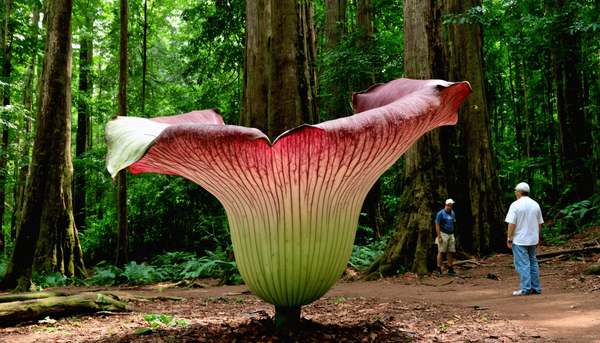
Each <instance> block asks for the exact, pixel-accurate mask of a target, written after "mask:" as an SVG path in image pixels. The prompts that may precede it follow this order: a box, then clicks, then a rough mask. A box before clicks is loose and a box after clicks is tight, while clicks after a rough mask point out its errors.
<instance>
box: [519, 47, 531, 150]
mask: <svg viewBox="0 0 600 343" xmlns="http://www.w3.org/2000/svg"><path fill="white" fill-rule="evenodd" d="M521 71H522V72H523V99H524V100H525V137H526V140H525V142H526V144H527V149H526V152H527V158H531V128H530V120H529V104H528V103H527V77H526V76H525V58H524V57H523V56H521Z"/></svg>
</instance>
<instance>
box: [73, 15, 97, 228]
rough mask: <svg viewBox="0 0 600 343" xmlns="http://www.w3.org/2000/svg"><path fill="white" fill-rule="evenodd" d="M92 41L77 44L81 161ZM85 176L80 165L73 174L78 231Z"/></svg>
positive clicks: (82, 224)
mask: <svg viewBox="0 0 600 343" xmlns="http://www.w3.org/2000/svg"><path fill="white" fill-rule="evenodd" d="M85 20H86V26H88V27H89V26H91V23H90V18H89V16H88V15H86V19H85ZM92 44H93V40H92V39H91V38H90V36H88V35H82V38H81V40H80V42H79V96H78V98H77V138H76V140H75V156H76V158H77V159H81V158H82V155H83V153H85V152H86V151H87V148H88V133H89V128H88V125H89V121H90V120H89V106H88V104H89V101H90V90H89V84H90V81H89V79H90V77H89V74H90V70H91V67H92V61H91V59H90V57H91V54H90V53H89V50H90V48H91V45H92ZM85 180H86V175H85V168H83V165H81V170H77V171H76V173H75V201H74V203H73V211H74V213H75V225H76V226H77V228H79V230H85V225H86V224H85V218H86V213H85V211H86V209H85V208H86V182H85Z"/></svg>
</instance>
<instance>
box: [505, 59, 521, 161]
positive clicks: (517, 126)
mask: <svg viewBox="0 0 600 343" xmlns="http://www.w3.org/2000/svg"><path fill="white" fill-rule="evenodd" d="M508 77H509V82H510V94H511V103H512V104H513V114H514V118H515V136H516V142H517V156H521V147H522V146H523V139H522V137H523V134H522V132H521V131H522V130H521V116H520V115H519V106H517V103H516V102H515V99H516V97H515V84H514V81H513V69H512V60H511V58H510V50H508Z"/></svg>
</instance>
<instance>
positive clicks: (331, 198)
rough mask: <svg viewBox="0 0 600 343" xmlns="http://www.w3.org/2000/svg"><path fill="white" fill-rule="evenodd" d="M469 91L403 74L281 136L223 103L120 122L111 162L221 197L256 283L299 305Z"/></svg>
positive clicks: (250, 280) (323, 288) (277, 299)
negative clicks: (378, 188) (340, 114)
mask: <svg viewBox="0 0 600 343" xmlns="http://www.w3.org/2000/svg"><path fill="white" fill-rule="evenodd" d="M470 93H471V88H470V86H469V84H468V83H466V82H461V83H450V82H446V81H441V80H426V81H417V80H409V79H400V80H395V81H392V82H389V83H387V84H382V85H376V86H373V87H371V88H370V89H368V90H367V91H365V92H362V93H357V94H354V96H353V101H352V103H353V107H354V110H355V114H354V115H353V116H350V117H346V118H342V119H337V120H332V121H327V122H323V123H321V124H318V125H302V126H299V127H297V128H294V129H292V130H289V131H287V132H285V133H283V134H282V135H281V136H279V137H277V139H275V140H274V141H273V142H270V141H269V139H268V138H267V136H265V135H264V134H263V133H262V132H261V131H259V130H257V129H253V128H247V127H240V126H234V125H224V124H223V120H222V119H221V116H220V115H219V114H217V113H215V112H213V111H212V110H206V111H196V112H191V113H187V114H182V115H177V116H173V117H161V118H154V119H141V118H133V117H114V118H112V119H111V120H110V121H109V122H108V124H107V125H106V141H107V144H108V154H107V168H108V170H109V172H110V173H111V175H112V176H113V177H114V176H115V175H116V174H117V172H118V171H119V170H121V169H123V168H126V167H129V169H130V170H131V172H132V173H134V174H136V173H148V172H150V173H162V174H172V175H179V176H183V177H185V178H187V179H189V180H192V181H194V182H196V183H197V184H199V185H201V186H202V187H204V188H205V189H207V190H208V191H209V192H211V193H212V194H214V195H215V196H216V197H217V198H218V199H219V200H220V201H221V203H222V204H223V206H224V207H225V210H226V212H227V217H228V220H229V225H230V231H231V240H232V242H233V248H234V252H235V256H236V260H237V263H238V267H239V271H240V274H241V275H242V277H243V279H244V281H245V282H246V284H247V285H248V287H249V288H250V289H251V290H252V291H253V292H254V293H255V294H256V295H257V296H259V297H260V298H262V299H264V300H265V301H267V302H269V303H271V304H274V305H275V306H276V307H298V308H299V306H301V305H304V304H308V303H310V302H312V301H314V300H316V299H318V298H319V297H321V296H323V295H324V294H325V293H326V292H327V291H328V290H329V289H330V288H331V287H332V286H333V285H334V283H335V282H336V280H337V279H338V278H339V277H340V275H341V274H342V272H343V271H344V269H345V267H346V265H347V263H348V260H349V258H350V254H351V252H352V246H353V242H354V235H355V232H356V227H357V223H358V216H359V214H360V209H361V206H362V203H363V201H364V199H365V197H366V195H367V193H368V191H369V189H370V188H371V186H373V184H374V183H375V182H376V181H377V179H378V178H379V177H380V176H381V174H382V173H383V172H384V171H385V170H386V169H388V168H389V167H390V166H391V165H392V164H393V163H394V162H395V161H396V160H397V159H398V158H399V157H400V156H401V155H402V153H404V152H405V151H406V150H407V149H408V148H409V147H410V146H411V145H412V144H413V143H414V142H415V141H416V140H417V139H418V138H419V137H421V136H422V135H423V134H424V133H426V132H428V131H430V130H432V129H434V128H436V127H439V126H442V125H451V124H455V123H456V121H457V115H456V113H457V110H458V107H459V106H460V104H461V103H462V101H463V100H464V98H465V97H466V96H467V95H469V94H470ZM281 115H285V114H284V113H282V114H281Z"/></svg>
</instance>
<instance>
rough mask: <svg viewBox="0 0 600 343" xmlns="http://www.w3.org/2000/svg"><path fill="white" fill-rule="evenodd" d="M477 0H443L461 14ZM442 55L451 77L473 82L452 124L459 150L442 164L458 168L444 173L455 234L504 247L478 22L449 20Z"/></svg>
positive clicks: (472, 245)
mask: <svg viewBox="0 0 600 343" xmlns="http://www.w3.org/2000/svg"><path fill="white" fill-rule="evenodd" d="M477 6H481V0H445V10H446V13H448V14H464V13H465V11H466V10H468V9H469V8H472V7H477ZM447 39H448V41H447V42H448V44H447V45H446V48H447V50H446V58H447V65H448V78H449V81H457V80H468V81H469V82H470V83H471V87H472V88H473V94H472V95H471V96H469V97H468V98H467V99H466V100H465V102H464V105H463V106H461V107H460V109H459V111H458V123H457V125H456V126H455V127H454V128H453V130H455V132H456V136H457V138H458V144H459V155H460V156H461V157H463V158H461V159H456V158H454V155H443V156H445V160H444V166H445V167H446V168H447V169H453V170H455V171H456V176H457V177H456V179H454V178H448V182H449V185H448V186H449V187H448V189H449V191H450V196H451V197H452V198H453V199H454V200H455V201H456V205H455V211H456V213H457V226H458V231H457V232H458V237H459V238H458V239H459V241H460V245H461V247H462V248H463V249H465V250H466V251H467V252H470V253H474V254H478V255H480V256H482V255H486V254H488V253H490V252H491V251H504V250H505V249H506V244H505V243H504V238H505V237H506V235H505V234H504V230H505V227H504V211H503V209H502V199H501V194H502V192H500V189H499V183H498V176H497V175H496V172H495V168H494V166H493V163H494V158H493V155H492V154H493V149H492V140H491V133H490V126H489V123H490V119H489V112H488V107H487V102H486V98H485V86H484V85H485V74H484V72H483V70H484V61H483V33H482V26H481V24H468V23H465V24H459V23H456V24H449V25H448V36H447Z"/></svg>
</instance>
